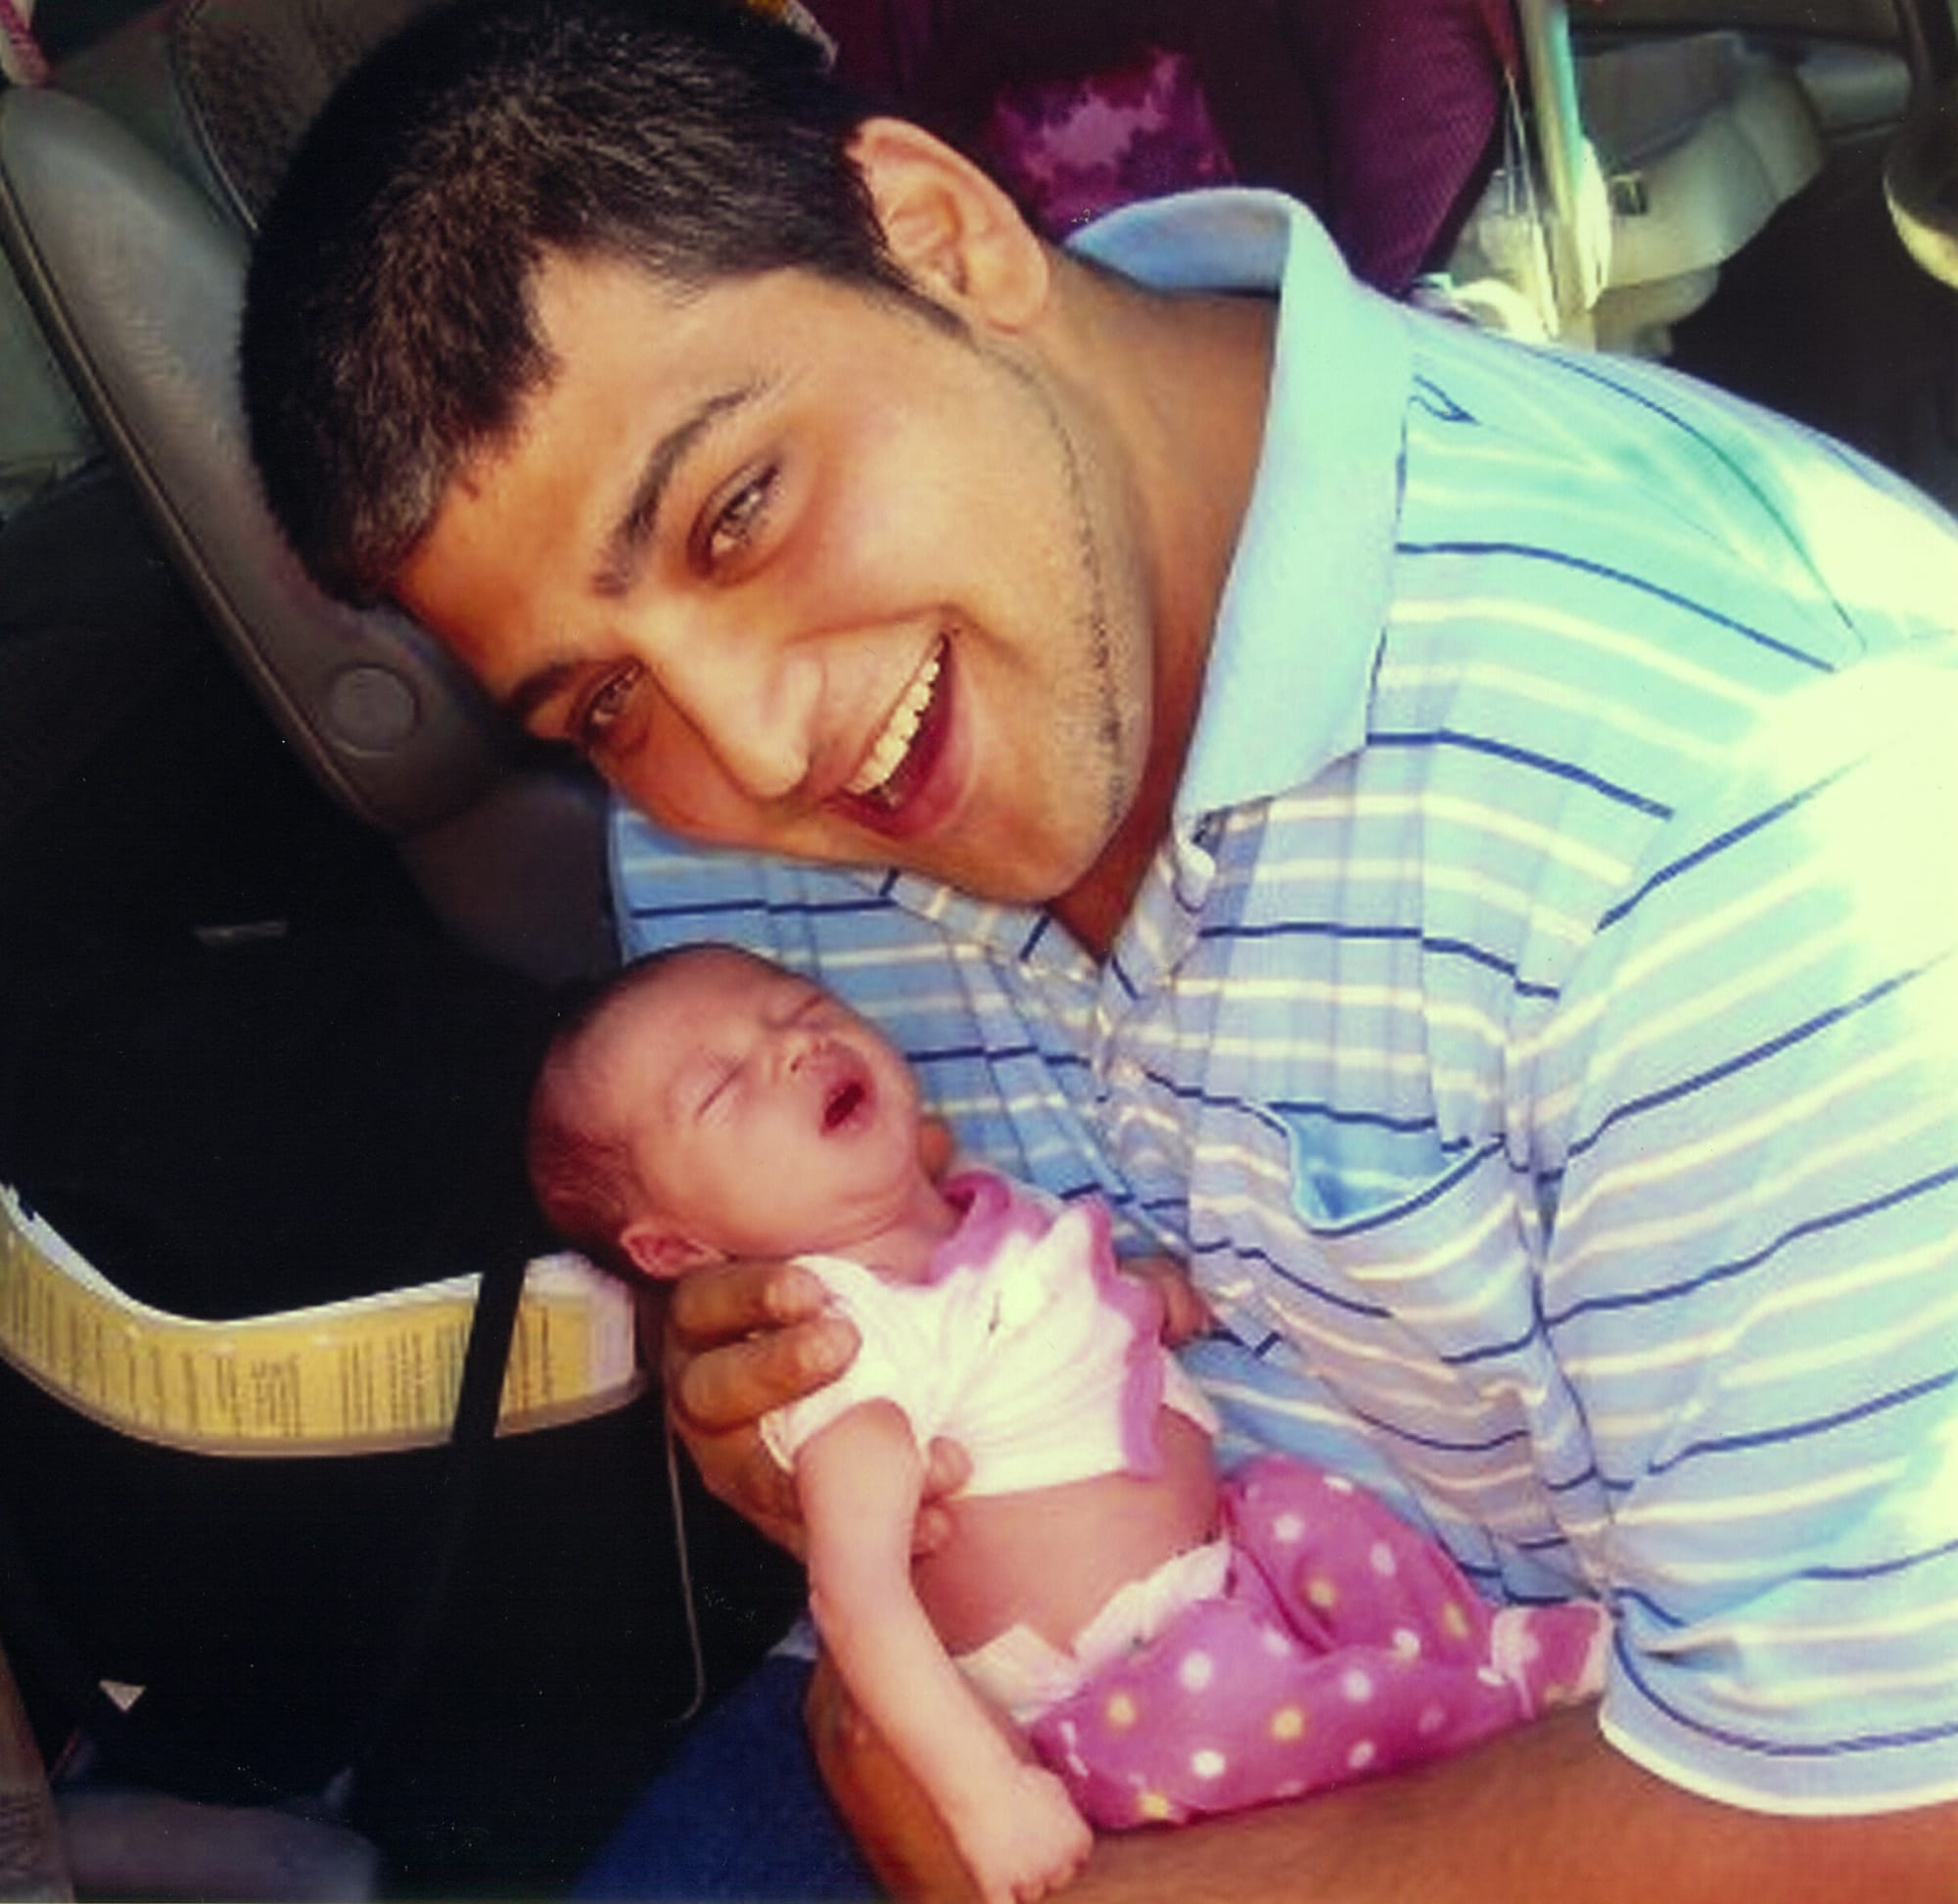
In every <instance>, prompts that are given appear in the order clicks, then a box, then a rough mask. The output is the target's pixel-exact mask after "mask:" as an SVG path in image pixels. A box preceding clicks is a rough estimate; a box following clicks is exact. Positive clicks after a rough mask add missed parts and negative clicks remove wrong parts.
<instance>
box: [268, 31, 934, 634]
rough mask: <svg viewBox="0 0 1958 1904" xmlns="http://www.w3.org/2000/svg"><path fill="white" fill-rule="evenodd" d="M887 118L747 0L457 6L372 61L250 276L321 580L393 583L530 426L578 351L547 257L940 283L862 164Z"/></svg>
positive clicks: (280, 472) (275, 210) (346, 94)
mask: <svg viewBox="0 0 1958 1904" xmlns="http://www.w3.org/2000/svg"><path fill="white" fill-rule="evenodd" d="M866 111H867V107H866V106H865V104H864V103H862V102H860V101H858V100H856V99H854V98H852V97H851V96H849V95H848V94H846V93H845V92H844V91H843V90H842V89H841V88H840V87H838V86H837V85H836V84H835V83H834V82H833V81H832V79H831V78H830V76H829V73H828V71H827V69H826V63H825V60H824V54H823V49H822V48H821V47H820V46H819V45H818V44H817V43H816V41H815V40H814V39H813V38H812V37H810V36H809V35H808V34H806V33H804V32H802V31H800V30H797V29H795V28H792V27H789V26H786V25H783V24H780V23H777V22H775V21H772V20H767V19H764V18H763V17H761V16H760V15H759V14H757V13H756V12H754V11H753V10H752V9H751V8H749V7H748V6H746V5H743V4H741V0H447V4H444V5H442V6H440V7H438V8H437V9H436V10H435V11H434V12H432V13H430V14H427V15H424V16H421V17H419V18H418V19H416V20H414V21H412V22H411V23H409V24H408V25H407V26H406V27H405V28H404V29H403V30H402V31H401V32H399V33H398V34H396V36H395V37H394V38H393V39H392V40H390V41H388V42H386V43H385V44H384V45H383V46H382V47H381V48H380V49H379V50H378V51H377V52H375V53H374V54H372V55H370V56H369V58H368V59H367V60H366V61H365V62H364V63H363V64H362V65H361V66H360V67H358V68H356V69H355V70H354V71H353V72H352V74H351V75H350V77H349V78H348V79H347V81H346V82H345V83H344V84H343V85H342V86H341V88H340V89H339V90H338V91H337V92H336V93H335V94H334V96H333V97H332V99H330V100H329V102H328V104H327V106H326V108H325V109H324V111H323V112H322V113H321V115H320V116H319V118H318V119H317V120H316V121H315V122H314V123H313V125H312V127H311V128H310V129H309V131H308V132H307V134H306V136H305V138H304V139H303V141H302V143H301V145H300V148H299V150H298V152H297V153H296V155H295V157H294V159H293V162H292V164H291V166H290V167H289V169H288V170H287V173H286V175H285V178H284V180H283V181H282V183H281V185H280V188H279V190H278V192H277V193H276V194H275V196H274V199H273V202H272V204H271V207H270V208H269V209H268V211H267V213H266V217H265V221H264V225H263V228H262V230H261V232H260V234H259V237H258V240H257V243H256V247H255V248H254V252H253V257H252V262H251V267H250V271H249V275H248V279H247V284H246V297H245V317H244V330H243V336H242V342H241V348H240V356H241V367H242V375H243V383H244V396H245V409H246V415H247V419H248V424H249V428H250V434H251V442H252V450H253V454H254V456H255V457H256V461H257V464H258V470H259V475H260V478H261V481H262V484H263V487H264V491H265V495H266V499H267V500H268V502H269V503H270V505H271V508H272V512H273V514H274V515H275V516H276V517H277V518H278V520H279V522H280V524H281V525H282V527H283V528H284V530H285V532H286V534H287V536H288V537H289V539H290V540H291V542H292V544H293V546H294V548H295V550H296V551H297V552H298V554H299V557H300V559H301V561H302V562H303V564H304V566H305V568H306V570H307V571H308V573H309V574H310V575H311V576H312V577H313V579H314V580H316V581H317V582H318V583H319V584H320V585H321V586H322V587H324V588H325V589H326V590H327V591H328V592H329V593H331V594H335V595H340V596H344V597H346V598H348V599H350V600H355V601H372V600H377V599H380V598H383V597H385V596H386V595H387V594H388V593H389V592H390V591H391V589H392V588H393V586H394V584H395V581H396V578H397V577H398V575H399V572H400V569H401V567H402V565H403V564H404V563H405V562H406V561H407V559H408V558H409V556H410V555H411V554H412V553H413V550H414V548H415V546H416V544H417V543H418V542H419V541H420V540H421V538H422V536H423V535H425V534H427V532H428V529H429V527H430V525H431V524H432V522H433V520H434V518H435V515H436V513H437V511H438V510H439V509H440V507H441V504H442V500H443V495H444V494H445V493H446V491H447V489H448V487H449V484H450V483H451V481H452V480H453V478H454V476H455V474H456V472H457V470H458V469H459V467H460V466H461V465H462V463H463V462H464V461H465V460H466V459H467V458H468V457H469V456H470V455H472V454H473V453H475V452H478V451H480V450H482V449H484V448H487V447H490V446H493V445H494V444H496V443H497V442H499V441H503V440H505V439H506V438H507V436H508V434H509V433H510V432H511V431H512V430H513V429H514V427H515V426H516V423H517V421H518V417H519V414H520V411H521V408H522V405H523V403H524V401H525V399H526V398H527V397H528V396H529V395H531V394H532V393H533V392H534V391H536V389H538V388H539V387H541V385H542V384H543V383H544V382H545V381H546V380H547V378H548V377H549V376H550V374H551V372H552V369H553V364H552V361H551V358H550V355H549V352H548V350H547V349H546V348H545V346H544V344H543V342H542V340H541V339H540V338H539V337H538V336H537V334H536V322H535V317H534V313H533V309H532V291H533V285H534V280H535V276H536V270H537V267H538V265H539V264H540V262H541V261H542V260H543V258H544V257H545V256H546V255H571V256H614V257H620V258H624V259H628V260H629V261H632V262H635V263H639V264H642V265H644V266H646V267H647V268H649V269H650V270H652V271H654V272H657V273H658V274H659V275H660V276H661V277H662V278H663V279H665V280H667V281H669V282H670V283H672V284H674V285H676V287H678V288H680V289H681V290H689V289H699V288H703V287H705V286H706V285H708V284H711V283H713V282H716V281H717V280H721V279H725V278H730V277H741V276H747V275H752V274H757V273H760V272H764V271H769V270H773V269H779V268H785V267H801V268H806V269H809V270H812V271H816V272H818V273H820V274H822V275H824V276H827V277H830V278H832V279H837V280H841V281H844V282H847V283H853V284H858V285H861V286H863V287H866V288H871V289H876V290H880V291H883V292H886V293H889V294H891V295H894V296H897V297H900V298H903V299H905V300H907V301H909V302H914V303H917V302H921V301H922V300H921V294H918V293H916V292H915V291H914V290H913V288H912V287H911V285H910V284H909V280H908V279H907V278H906V277H905V275H904V273H903V271H902V270H901V268H900V267H899V266H898V265H897V264H896V263H895V261H894V260H893V259H892V258H891V256H890V255H889V253H888V252H887V250H886V249H885V246H884V241H883V234H882V231H881V228H880V227H879V225H878V222H877V217H876V213H875V209H874V208H873V207H872V205H871V203H870V200H869V195H868V193H867V191H866V189H865V187H864V184H863V181H862V176H861V175H860V173H859V171H858V169H857V166H856V165H855V163H853V162H852V160H851V158H850V156H849V152H848V146H849V142H850V138H851V135H852V134H853V133H854V132H855V130H856V128H857V127H858V126H859V125H860V124H861V123H862V119H863V117H864V116H865V113H866ZM933 308H934V309H935V308H936V307H935V306H934V307H933Z"/></svg>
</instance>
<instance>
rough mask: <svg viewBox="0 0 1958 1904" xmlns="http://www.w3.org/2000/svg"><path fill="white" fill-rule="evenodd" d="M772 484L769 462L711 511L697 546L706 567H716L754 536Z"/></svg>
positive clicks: (744, 546) (746, 544)
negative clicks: (705, 533)
mask: <svg viewBox="0 0 1958 1904" xmlns="http://www.w3.org/2000/svg"><path fill="white" fill-rule="evenodd" d="M774 488H775V471H774V468H773V466H772V465H770V466H769V468H768V469H765V470H763V471H762V472H761V473H760V474H759V475H757V476H755V477H754V478H752V479H751V480H750V481H748V482H746V483H744V484H742V486H741V487H740V488H738V489H736V490H735V491H734V493H733V494H732V495H731V496H729V497H728V498H727V500H726V501H725V502H724V503H723V504H722V505H721V507H720V508H719V509H718V510H717V511H716V512H715V514H714V518H713V520H712V522H711V523H710V524H709V525H708V530H707V535H706V538H705V540H704V541H703V543H702V547H701V553H702V556H703V558H704V560H705V562H706V564H707V567H708V568H709V569H717V568H719V567H720V566H721V565H722V564H723V562H726V561H729V560H730V559H732V558H733V557H734V556H736V555H738V554H740V552H741V551H742V550H743V549H744V548H746V547H747V546H748V544H749V543H750V542H752V541H753V540H754V539H755V537H756V535H757V534H759V533H760V531H761V527H762V523H763V521H764V519H765V518H766V517H767V515H768V513H769V498H770V497H771V496H772V495H773V494H774Z"/></svg>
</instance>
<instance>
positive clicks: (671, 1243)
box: [619, 1217, 722, 1282]
mask: <svg viewBox="0 0 1958 1904" xmlns="http://www.w3.org/2000/svg"><path fill="white" fill-rule="evenodd" d="M619 1247H620V1248H621V1249H622V1250H624V1251H625V1253H626V1255H627V1257H628V1258H629V1261H630V1262H631V1264H632V1267H633V1268H634V1269H636V1270H637V1271H638V1272H639V1273H640V1275H642V1276H649V1277H652V1279H653V1280H654V1281H655V1282H671V1281H673V1280H674V1278H675V1277H681V1276H684V1275H685V1274H686V1273H687V1271H688V1270H694V1269H698V1268H699V1267H700V1266H701V1264H703V1263H718V1262H720V1261H721V1260H722V1256H721V1252H720V1251H719V1250H718V1249H709V1248H708V1246H707V1245H706V1244H705V1243H697V1242H695V1241H694V1239H693V1238H692V1237H691V1236H688V1235H684V1234H682V1233H681V1232H680V1231H677V1230H676V1229H675V1228H674V1227H673V1225H672V1224H670V1223H662V1222H661V1221H660V1220H659V1219H658V1218H657V1217H641V1218H639V1219H638V1220H637V1221H636V1222H633V1223H629V1224H628V1225H627V1226H626V1228H625V1229H624V1230H622V1231H620V1232H619Z"/></svg>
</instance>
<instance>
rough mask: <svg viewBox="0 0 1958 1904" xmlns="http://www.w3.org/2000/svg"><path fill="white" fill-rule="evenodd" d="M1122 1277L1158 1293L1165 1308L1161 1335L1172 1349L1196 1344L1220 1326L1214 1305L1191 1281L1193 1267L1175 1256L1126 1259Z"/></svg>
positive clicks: (1156, 1294) (1131, 1257) (1129, 1257)
mask: <svg viewBox="0 0 1958 1904" xmlns="http://www.w3.org/2000/svg"><path fill="white" fill-rule="evenodd" d="M1122 1274H1123V1275H1124V1276H1132V1277H1135V1278H1136V1280H1137V1281H1138V1282H1142V1283H1145V1284H1146V1285H1147V1286H1148V1287H1149V1288H1150V1289H1152V1290H1153V1291H1154V1292H1155V1296H1156V1300H1157V1301H1158V1302H1159V1303H1160V1304H1161V1306H1162V1325H1161V1330H1160V1333H1161V1335H1162V1339H1163V1341H1164V1342H1165V1343H1166V1344H1167V1345H1168V1346H1169V1347H1170V1348H1172V1349H1180V1348H1182V1347H1183V1345H1184V1344H1185V1343H1186V1342H1189V1341H1193V1340H1194V1339H1195V1338H1196V1337H1197V1336H1199V1335H1201V1334H1203V1333H1204V1332H1205V1331H1206V1330H1207V1329H1209V1328H1210V1327H1211V1325H1212V1324H1214V1323H1215V1322H1216V1320H1217V1319H1216V1318H1215V1317H1214V1316H1213V1315H1212V1314H1211V1313H1210V1305H1209V1304H1208V1303H1207V1302H1205V1301H1204V1299H1203V1297H1202V1296H1201V1295H1200V1294H1199V1293H1198V1291H1197V1288H1196V1285H1195V1283H1193V1282H1192V1281H1191V1280H1190V1279H1189V1265H1188V1264H1186V1263H1184V1262H1182V1261H1181V1260H1180V1259H1178V1258H1177V1257H1174V1256H1125V1257H1123V1258H1122Z"/></svg>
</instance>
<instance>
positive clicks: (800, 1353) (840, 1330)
mask: <svg viewBox="0 0 1958 1904" xmlns="http://www.w3.org/2000/svg"><path fill="white" fill-rule="evenodd" d="M857 1343H858V1335H857V1331H856V1329H855V1328H854V1327H853V1326H852V1325H851V1324H849V1323H847V1322H845V1321H844V1320H843V1318H841V1317H840V1316H826V1317H824V1318H823V1319H822V1320H821V1321H820V1322H815V1323H800V1324H797V1325H796V1326H795V1327H793V1328H782V1329H770V1330H769V1332H768V1333H767V1334H765V1335H754V1336H750V1337H749V1338H748V1339H747V1340H746V1341H744V1342H729V1343H727V1344H725V1345H724V1346H723V1347H722V1348H718V1349H713V1350H710V1351H709V1352H708V1353H707V1354H705V1355H697V1356H691V1357H687V1358H685V1359H683V1360H680V1361H678V1363H677V1367H676V1368H672V1369H671V1370H670V1385H669V1387H668V1390H667V1396H668V1400H669V1402H670V1403H671V1404H672V1406H673V1408H674V1411H675V1413H676V1415H678V1416H680V1417H681V1419H682V1421H683V1422H684V1423H686V1424H687V1425H688V1426H690V1427H693V1428H695V1429H698V1430H703V1431H705V1432H706V1433H709V1434H717V1433H721V1432H723V1431H724V1430H726V1429H729V1428H740V1427H745V1426H748V1425H749V1424H751V1423H753V1422H754V1421H756V1420H757V1419H759V1418H760V1417H761V1416H764V1415H766V1414H768V1412H769V1410H770V1409H773V1408H780V1407H781V1406H782V1405H783V1404H784V1403H787V1402H794V1401H798V1400H800V1399H801V1398H802V1397H803V1396H805V1395H807V1394H809V1393H811V1392H812V1391H813V1390H815V1389H817V1388H820V1387H821V1386H822V1385H823V1384H824V1383H825V1382H828V1381H833V1380H834V1379H835V1378H836V1377H837V1376H838V1375H840V1374H841V1373H842V1372H843V1370H845V1369H847V1368H848V1367H849V1366H850V1359H851V1357H852V1356H854V1355H855V1354H856V1353H857Z"/></svg>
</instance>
